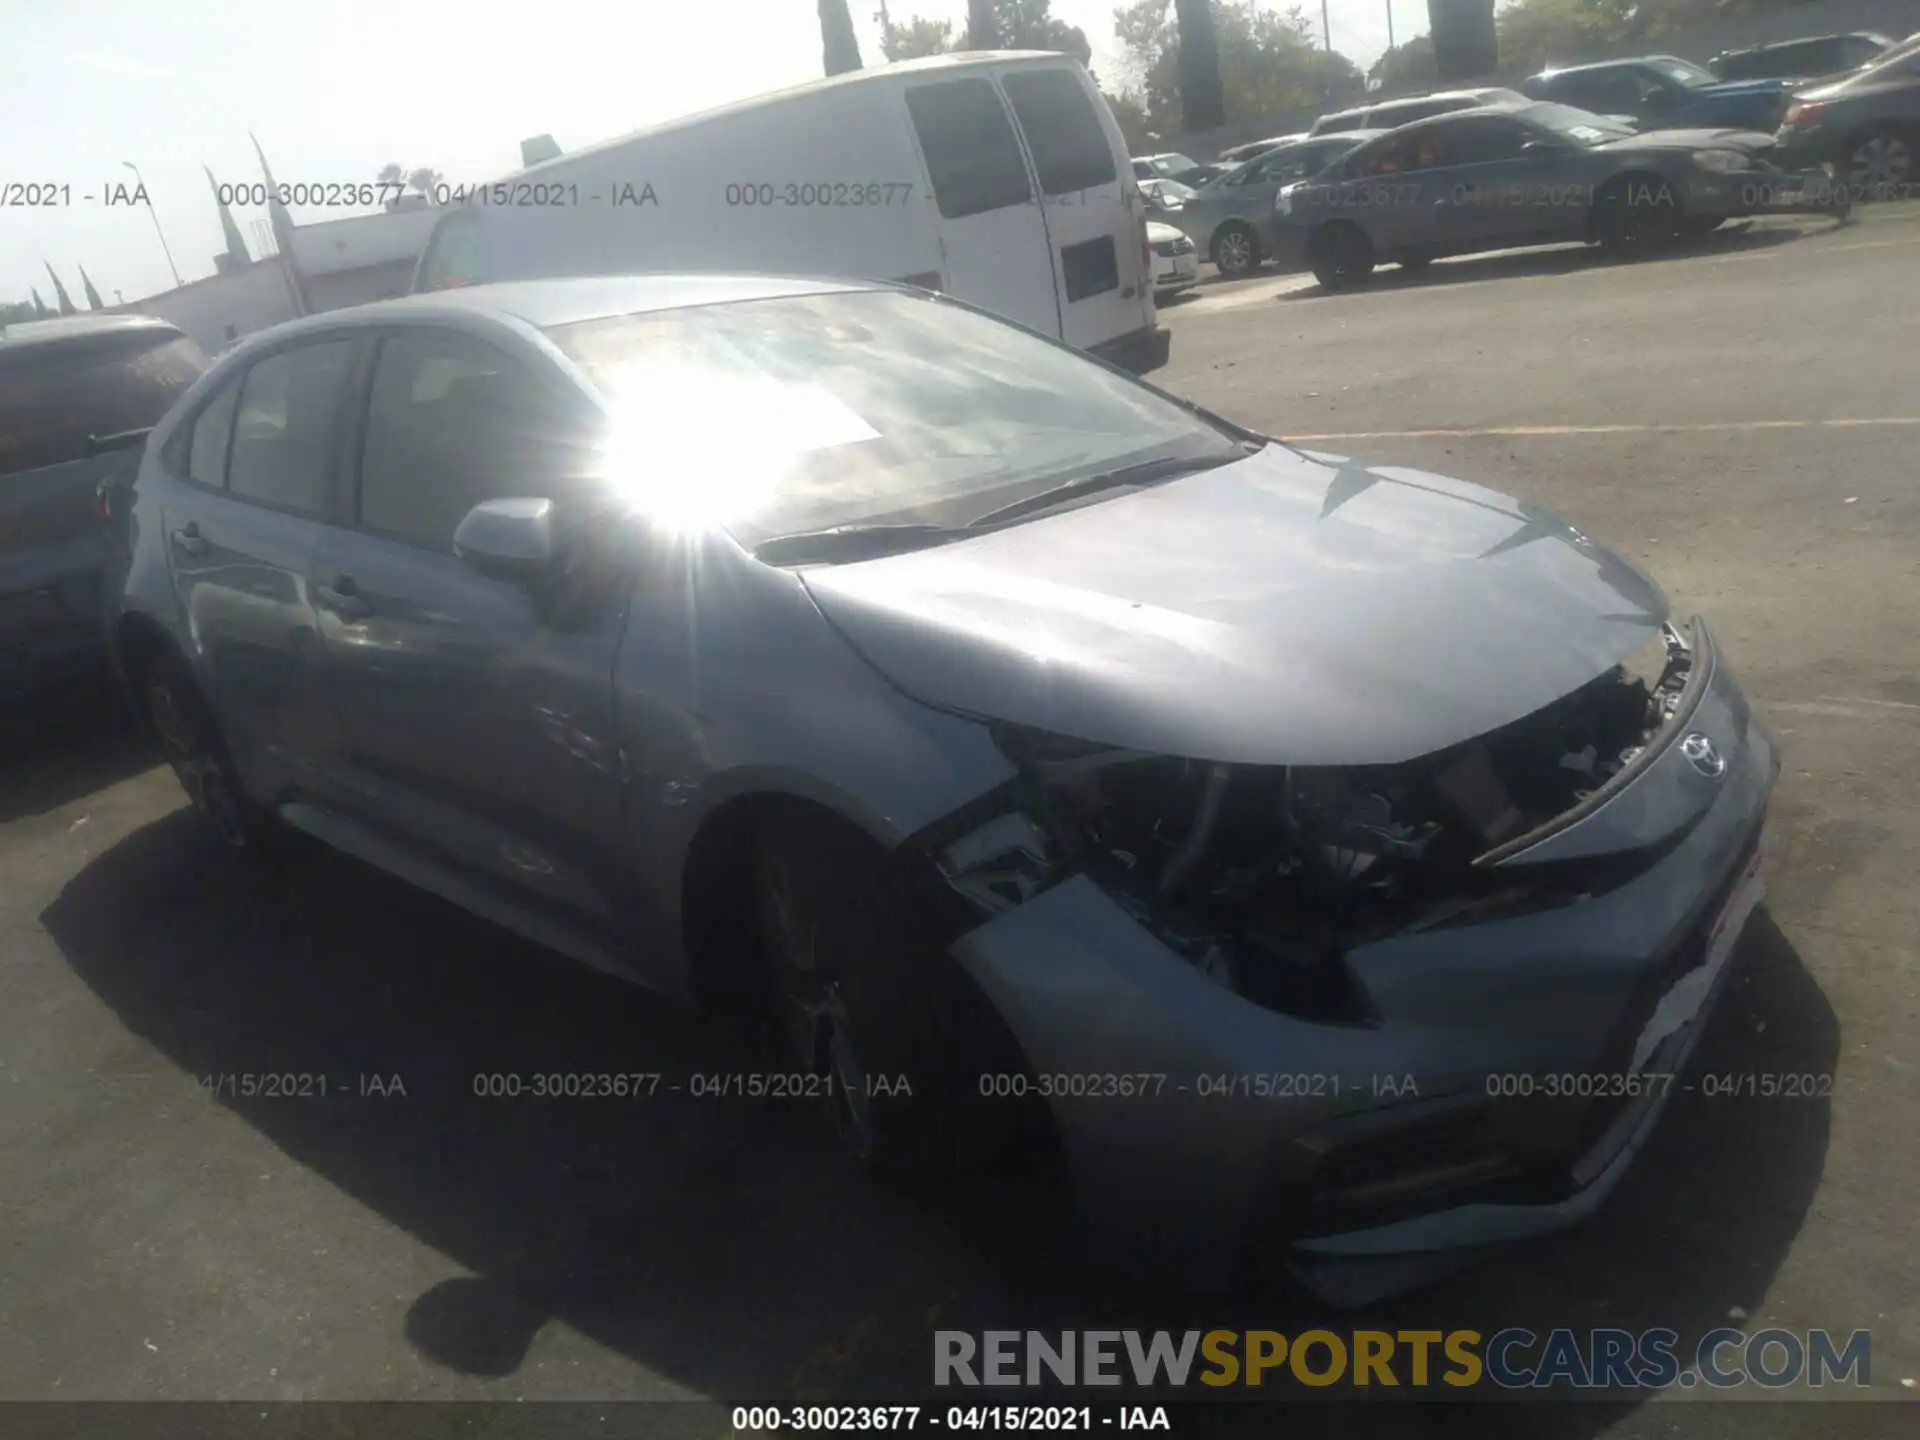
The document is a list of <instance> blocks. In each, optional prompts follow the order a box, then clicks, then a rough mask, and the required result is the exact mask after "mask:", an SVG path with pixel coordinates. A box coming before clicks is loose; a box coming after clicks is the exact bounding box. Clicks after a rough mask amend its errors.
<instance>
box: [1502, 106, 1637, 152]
mask: <svg viewBox="0 0 1920 1440" xmlns="http://www.w3.org/2000/svg"><path fill="white" fill-rule="evenodd" d="M1524 113H1525V115H1526V118H1527V119H1529V120H1531V121H1533V122H1534V123H1535V124H1537V125H1544V126H1546V127H1547V128H1548V129H1549V130H1552V131H1553V132H1554V133H1555V134H1558V135H1564V136H1566V137H1567V138H1568V139H1569V140H1577V141H1579V142H1580V143H1581V144H1582V145H1604V144H1606V143H1607V142H1608V141H1610V140H1620V139H1624V138H1625V137H1626V136H1628V135H1632V134H1634V133H1635V131H1634V129H1633V127H1632V126H1631V125H1622V124H1621V123H1620V122H1619V121H1618V120H1610V119H1608V118H1607V117H1606V116H1604V115H1596V114H1594V113H1593V112H1592V111H1591V110H1578V109H1575V108H1574V107H1573V106H1571V105H1529V106H1528V107H1527V108H1526V111H1525V112H1524Z"/></svg>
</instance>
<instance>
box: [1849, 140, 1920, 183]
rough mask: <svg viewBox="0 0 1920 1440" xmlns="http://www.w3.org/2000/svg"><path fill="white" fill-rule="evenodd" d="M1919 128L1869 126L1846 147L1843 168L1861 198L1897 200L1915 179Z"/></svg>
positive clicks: (1919, 141)
mask: <svg viewBox="0 0 1920 1440" xmlns="http://www.w3.org/2000/svg"><path fill="white" fill-rule="evenodd" d="M1917 145H1920V136H1917V135H1916V132H1911V131H1905V130H1897V129H1893V128H1886V129H1879V130H1869V131H1868V132H1867V133H1866V134H1864V135H1862V136H1860V138H1859V139H1857V140H1855V141H1854V142H1853V143H1852V144H1851V145H1849V146H1848V147H1847V153H1846V156H1845V158H1844V159H1842V161H1841V162H1840V169H1841V172H1842V173H1843V174H1844V175H1845V176H1846V177H1847V182H1848V184H1849V186H1850V187H1851V188H1852V190H1853V193H1854V194H1855V195H1856V196H1858V197H1859V198H1860V199H1862V200H1894V199H1898V198H1900V197H1901V196H1902V195H1904V194H1905V193H1906V191H1907V187H1908V186H1909V185H1911V184H1912V183H1913V181H1914V170H1915V160H1914V150H1915V148H1916V146H1917Z"/></svg>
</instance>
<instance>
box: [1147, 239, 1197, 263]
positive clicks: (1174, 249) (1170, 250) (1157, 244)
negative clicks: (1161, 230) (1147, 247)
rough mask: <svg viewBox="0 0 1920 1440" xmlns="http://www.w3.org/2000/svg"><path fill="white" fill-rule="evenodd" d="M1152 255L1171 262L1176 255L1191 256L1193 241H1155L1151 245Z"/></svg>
mask: <svg viewBox="0 0 1920 1440" xmlns="http://www.w3.org/2000/svg"><path fill="white" fill-rule="evenodd" d="M1153 253H1154V254H1156V255H1158V256H1159V257H1160V258H1161V259H1163V260H1171V259H1173V257H1174V256H1176V255H1191V254H1193V241H1191V240H1185V239H1182V240H1156V241H1154V244H1153Z"/></svg>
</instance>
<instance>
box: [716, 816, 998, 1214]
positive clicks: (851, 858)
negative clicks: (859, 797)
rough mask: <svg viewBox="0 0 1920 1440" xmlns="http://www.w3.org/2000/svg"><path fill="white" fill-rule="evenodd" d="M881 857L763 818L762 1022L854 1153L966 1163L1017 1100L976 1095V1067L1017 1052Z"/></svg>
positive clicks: (994, 1145)
mask: <svg viewBox="0 0 1920 1440" xmlns="http://www.w3.org/2000/svg"><path fill="white" fill-rule="evenodd" d="M881 861H882V857H881V856H880V854H879V852H878V851H877V850H876V849H875V848H874V847H873V846H872V845H871V844H870V843H869V842H867V841H865V840H864V839H863V838H862V837H860V836H857V835H855V834H853V833H852V832H850V831H846V830H842V829H841V828H839V827H838V826H835V825H832V824H829V823H826V822H816V821H810V820H804V819H803V820H795V821H783V822H776V823H773V824H770V825H768V826H767V827H766V828H765V830H764V831H763V832H762V834H761V836H760V840H759V845H758V851H757V854H756V857H755V867H754V869H755V885H754V889H755V902H756V905H755V913H756V918H757V921H758V929H759V932H760V939H761V954H762V956H763V959H764V963H765V970H766V973H765V979H766V987H765V989H766V1002H767V1004H766V1011H767V1017H768V1019H769V1021H770V1022H771V1024H770V1026H769V1028H770V1030H771V1032H772V1039H773V1042H774V1044H775V1045H776V1046H778V1047H779V1049H780V1050H781V1051H782V1058H783V1059H784V1060H785V1062H786V1063H787V1064H789V1065H791V1066H792V1067H793V1068H794V1069H795V1070H796V1071H798V1072H800V1073H801V1074H803V1075H805V1076H806V1077H808V1080H807V1093H808V1094H809V1095H815V1096H818V1097H819V1098H820V1099H821V1100H822V1101H823V1102H824V1104H825V1106H826V1108H827V1109H828V1110H829V1111H830V1113H831V1115H832V1118H833V1123H834V1127H835V1130H836V1131H837V1133H838V1136H839V1140H840V1144H841V1147H842V1148H843V1149H844V1150H845V1152H846V1153H847V1155H848V1156H849V1157H850V1158H851V1159H852V1160H853V1161H854V1162H855V1164H856V1165H858V1166H860V1167H861V1168H863V1169H866V1170H869V1171H872V1172H875V1173H878V1174H884V1175H889V1176H927V1175H942V1176H944V1175H954V1174H960V1173H965V1172H967V1171H969V1170H972V1169H974V1168H976V1167H978V1166H979V1165H981V1164H983V1163H984V1162H985V1161H986V1160H987V1159H988V1158H990V1157H991V1156H992V1154H993V1153H994V1152H995V1151H997V1150H998V1149H999V1148H1000V1147H1001V1145H1002V1144H1003V1143H1004V1141H1005V1139H1006V1138H1007V1136H1008V1134H1009V1133H1010V1131H1011V1128H1012V1122H1013V1119H1014V1113H1013V1108H1012V1107H1010V1106H1009V1105H1008V1104H1007V1102H1006V1101H1004V1100H1002V1101H999V1102H997V1103H996V1102H994V1101H991V1100H983V1099H982V1095H981V1091H982V1090H983V1089H984V1088H989V1087H987V1086H985V1085H983V1082H982V1076H983V1075H991V1074H993V1073H995V1071H996V1068H997V1067H1003V1066H1006V1065H1007V1064H1008V1063H1009V1062H1010V1061H1011V1062H1012V1063H1015V1064H1017V1063H1018V1062H1017V1057H1014V1056H1010V1055H1009V1053H1008V1050H1007V1048H1006V1047H1005V1046H1004V1045H1002V1044H1000V1043H997V1036H996V1033H995V1029H994V1026H993V1023H992V1017H991V1015H990V1014H989V1013H988V1012H987V1009H986V1002H985V1000H984V999H983V998H982V997H980V996H979V994H978V992H977V991H976V990H974V989H973V988H972V986H971V983H970V982H969V981H967V980H966V977H965V976H964V974H963V973H962V972H961V971H960V970H959V967H958V966H957V965H956V964H955V962H954V961H953V960H952V959H951V958H950V957H948V956H947V955H946V953H945V952H944V950H943V949H942V948H941V947H940V946H939V945H937V944H936V943H935V942H934V940H933V937H932V936H931V934H930V933H929V931H928V929H927V927H926V925H925V924H924V922H923V921H922V920H921V919H920V918H919V916H918V915H917V914H916V913H915V910H914V907H913V905H912V902H911V899H910V897H909V895H908V894H907V893H906V890H905V887H903V886H902V885H901V884H899V883H898V882H897V881H893V880H892V879H891V877H888V876H886V875H885V873H884V871H883V868H882V863H881Z"/></svg>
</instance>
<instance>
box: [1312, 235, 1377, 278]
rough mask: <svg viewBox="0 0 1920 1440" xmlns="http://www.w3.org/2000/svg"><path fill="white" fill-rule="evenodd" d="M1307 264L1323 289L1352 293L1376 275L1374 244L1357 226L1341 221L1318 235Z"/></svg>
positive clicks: (1313, 242) (1314, 240) (1313, 240)
mask: <svg viewBox="0 0 1920 1440" xmlns="http://www.w3.org/2000/svg"><path fill="white" fill-rule="evenodd" d="M1307 260H1308V263H1309V264H1311V265H1312V266H1313V276H1314V279H1316V280H1318V281H1319V282H1320V288H1321V289H1323V290H1351V289H1353V288H1354V287H1355V286H1358V285H1364V284H1366V283H1367V280H1368V279H1369V278H1370V277H1371V276H1372V274H1373V266H1374V258H1373V242H1372V241H1371V240H1369V239H1368V238H1367V235H1366V232H1365V231H1364V230H1362V229H1361V228H1360V227H1359V226H1358V225H1354V224H1350V223H1348V222H1345V221H1338V222H1336V223H1334V224H1332V225H1326V226H1323V227H1321V229H1320V230H1318V231H1317V232H1315V234H1314V237H1313V239H1312V240H1311V241H1310V242H1309V243H1308V245H1307Z"/></svg>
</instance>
